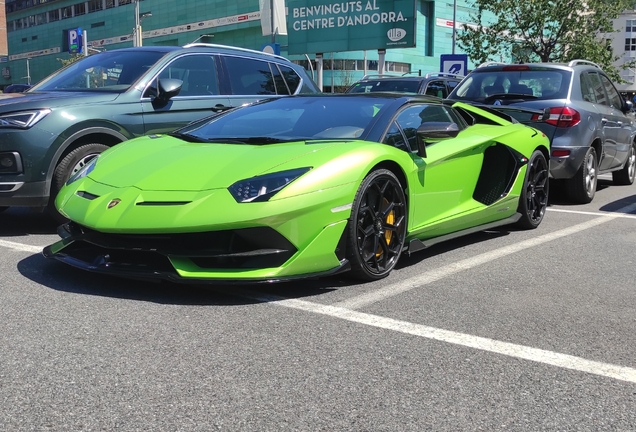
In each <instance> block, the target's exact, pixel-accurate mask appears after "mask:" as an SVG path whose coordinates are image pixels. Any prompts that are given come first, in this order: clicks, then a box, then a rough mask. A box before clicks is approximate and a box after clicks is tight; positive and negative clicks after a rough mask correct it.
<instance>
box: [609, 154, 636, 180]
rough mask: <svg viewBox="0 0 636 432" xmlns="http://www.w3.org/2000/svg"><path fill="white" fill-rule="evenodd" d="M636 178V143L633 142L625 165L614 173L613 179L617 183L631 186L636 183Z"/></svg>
mask: <svg viewBox="0 0 636 432" xmlns="http://www.w3.org/2000/svg"><path fill="white" fill-rule="evenodd" d="M635 178H636V143H634V144H632V147H631V148H630V150H629V154H628V155H627V160H626V161H625V166H624V167H623V168H622V169H621V170H619V171H614V172H613V173H612V180H614V184H616V185H625V186H629V185H631V184H633V183H634V179H635Z"/></svg>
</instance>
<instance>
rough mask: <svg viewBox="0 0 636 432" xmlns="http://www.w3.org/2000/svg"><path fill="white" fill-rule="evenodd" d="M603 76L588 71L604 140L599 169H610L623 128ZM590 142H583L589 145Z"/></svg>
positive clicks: (587, 74) (587, 75)
mask: <svg viewBox="0 0 636 432" xmlns="http://www.w3.org/2000/svg"><path fill="white" fill-rule="evenodd" d="M601 76H602V75H600V74H598V73H597V72H587V73H586V77H587V78H588V79H589V85H590V86H591V89H592V92H593V94H594V97H595V99H596V104H595V105H594V106H595V108H596V109H597V110H598V112H599V114H600V130H601V139H602V140H603V154H602V155H598V156H599V157H601V160H600V162H599V170H606V169H609V168H610V167H611V166H612V165H613V163H614V157H615V155H616V142H617V141H618V139H619V132H620V129H621V128H622V123H621V119H620V117H619V116H617V115H616V114H617V113H616V110H615V109H614V108H613V107H612V102H611V100H610V97H609V95H608V93H607V92H606V91H605V86H604V85H603V81H601ZM587 144H589V143H582V145H587Z"/></svg>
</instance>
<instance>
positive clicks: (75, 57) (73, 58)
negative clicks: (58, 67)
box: [57, 53, 84, 67]
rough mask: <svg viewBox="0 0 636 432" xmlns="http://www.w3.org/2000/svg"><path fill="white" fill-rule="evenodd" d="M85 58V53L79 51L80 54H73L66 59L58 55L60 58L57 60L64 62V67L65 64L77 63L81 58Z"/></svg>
mask: <svg viewBox="0 0 636 432" xmlns="http://www.w3.org/2000/svg"><path fill="white" fill-rule="evenodd" d="M83 58H84V54H79V53H78V54H71V55H70V56H69V58H66V59H63V58H59V57H58V58H57V60H58V61H59V62H60V63H62V67H64V66H68V65H70V64H71V63H75V62H76V61H78V60H81V59H83Z"/></svg>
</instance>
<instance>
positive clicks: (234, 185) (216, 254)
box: [44, 93, 549, 283]
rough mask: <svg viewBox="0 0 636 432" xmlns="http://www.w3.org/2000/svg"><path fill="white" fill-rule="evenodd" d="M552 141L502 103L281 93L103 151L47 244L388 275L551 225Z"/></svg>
mask: <svg viewBox="0 0 636 432" xmlns="http://www.w3.org/2000/svg"><path fill="white" fill-rule="evenodd" d="M495 142H496V144H494V143H495ZM548 145H549V141H548V138H547V137H546V136H545V135H544V134H541V133H537V131H536V130H535V129H532V128H530V127H528V126H524V125H522V124H519V123H518V122H511V121H510V120H509V119H508V118H507V116H505V115H503V114H501V113H499V112H497V111H485V110H482V109H479V108H476V107H474V106H471V105H468V104H455V105H454V106H453V107H451V106H448V105H445V104H443V103H442V101H441V100H440V99H438V98H432V97H427V96H420V95H396V94H394V93H392V94H388V93H377V94H373V95H362V94H339V95H306V96H292V97H287V98H277V99H269V100H265V101H262V102H259V103H256V104H252V105H250V106H247V107H244V108H241V109H238V110H233V111H230V112H226V113H222V114H220V115H218V116H215V117H212V118H208V119H203V120H200V121H198V122H195V123H192V124H190V125H188V126H186V127H185V128H182V129H179V130H177V131H175V132H172V133H169V134H162V135H150V136H146V137H141V138H137V139H135V140H131V141H129V142H126V143H123V144H122V145H119V146H115V147H114V148H112V149H110V150H108V151H106V152H105V153H104V154H102V155H100V156H98V157H97V158H95V159H93V160H92V161H90V162H89V164H88V165H86V167H85V168H84V169H83V170H81V171H79V172H78V173H77V174H76V175H74V176H73V177H71V179H70V180H69V181H68V183H67V185H66V186H65V187H64V188H63V189H62V191H61V192H60V194H59V196H58V198H57V202H56V203H57V205H58V206H59V208H60V211H61V212H62V213H63V214H65V215H67V216H68V218H69V219H70V220H71V222H69V223H67V224H64V225H62V226H61V227H60V229H59V230H58V232H59V234H60V235H61V236H62V237H63V239H62V240H60V241H59V242H57V243H55V244H53V245H51V246H49V247H47V248H45V250H44V254H45V256H47V257H50V258H55V259H58V260H60V261H62V262H66V263H67V264H70V265H73V266H76V267H79V268H83V269H85V270H89V271H93V272H101V273H110V274H119V275H122V276H128V277H135V278H155V279H168V280H174V281H179V282H201V281H208V282H217V283H227V282H229V281H233V282H237V281H242V282H257V281H270V282H273V281H280V280H288V279H296V278H308V277H316V276H319V275H329V274H334V273H338V272H342V271H346V270H350V271H351V274H352V275H353V276H355V277H357V278H359V279H362V280H367V281H370V280H377V279H380V278H383V277H385V276H387V275H388V274H389V273H390V272H391V270H392V269H393V268H394V267H395V265H396V263H397V261H398V259H399V257H400V256H401V254H402V253H404V252H407V253H413V252H416V251H418V250H420V249H424V248H425V247H427V246H430V245H432V244H435V243H438V242H440V241H443V240H448V239H450V238H455V237H457V236H460V235H466V234H470V233H474V232H476V231H482V230H486V229H491V228H494V227H497V226H503V225H510V224H517V225H518V226H520V227H521V228H525V229H533V228H536V227H537V226H538V225H539V224H540V223H541V221H542V219H543V216H544V214H545V210H546V207H547V204H548V187H549V186H548V161H547V157H548ZM459 173H461V175H458V174H459ZM424 179H426V181H424Z"/></svg>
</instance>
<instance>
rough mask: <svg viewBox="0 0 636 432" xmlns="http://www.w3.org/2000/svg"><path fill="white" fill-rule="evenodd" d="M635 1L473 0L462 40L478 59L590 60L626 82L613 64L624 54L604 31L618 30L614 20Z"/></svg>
mask: <svg viewBox="0 0 636 432" xmlns="http://www.w3.org/2000/svg"><path fill="white" fill-rule="evenodd" d="M633 5H634V2H633V1H628V0H615V1H611V0H586V1H585V2H582V1H580V0H525V1H518V0H498V1H493V0H473V2H472V6H473V7H474V8H475V10H476V12H475V13H473V14H472V15H471V21H472V22H473V23H474V25H466V24H464V25H463V28H462V29H460V30H459V31H458V34H457V42H458V45H459V46H460V47H461V48H462V49H463V50H464V51H465V52H467V53H468V56H469V58H470V59H471V60H472V61H474V62H475V63H483V62H486V61H501V60H503V58H502V55H501V53H510V55H512V56H513V57H514V59H515V60H516V61H519V62H524V63H529V62H567V61H570V60H573V59H585V60H589V61H592V62H594V63H598V64H599V65H600V66H601V67H602V68H603V70H605V72H606V73H608V75H610V77H611V78H612V79H615V80H617V81H620V77H619V71H618V69H617V68H616V67H614V66H613V65H612V63H613V62H614V61H616V60H617V59H618V58H619V57H618V56H616V55H614V53H613V52H612V48H611V40H609V39H607V38H605V37H604V35H606V34H609V33H613V32H615V30H614V28H613V20H614V19H616V18H618V16H619V15H620V13H621V12H622V11H623V10H626V9H631V8H632V7H633ZM490 16H492V17H493V19H490V20H488V19H486V17H490ZM506 57H507V56H506Z"/></svg>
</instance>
